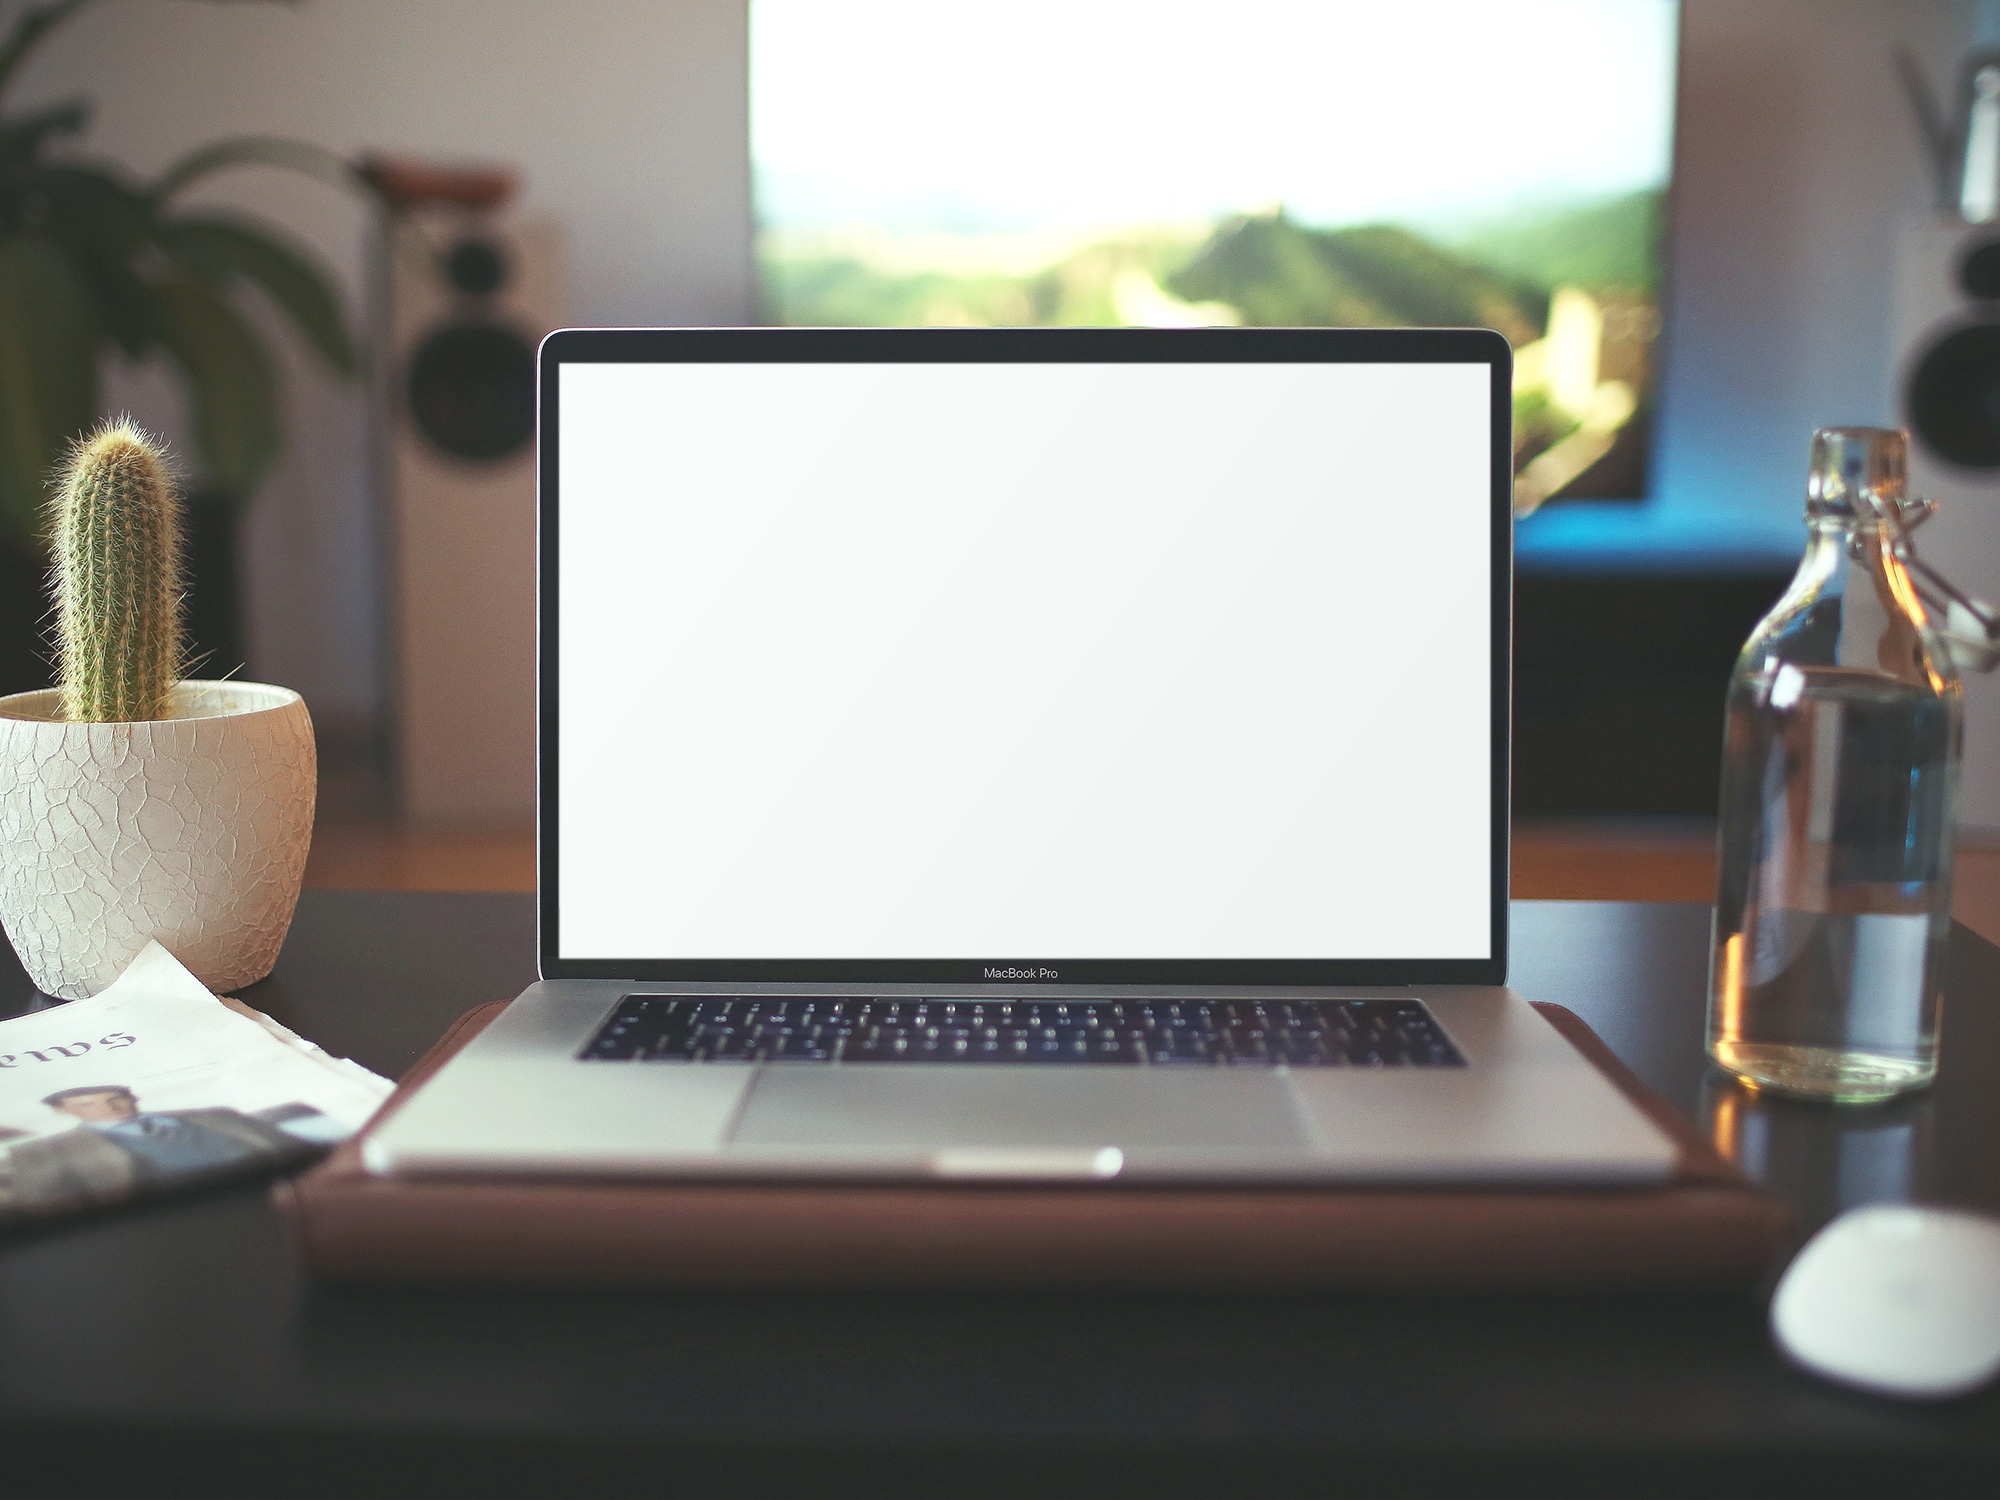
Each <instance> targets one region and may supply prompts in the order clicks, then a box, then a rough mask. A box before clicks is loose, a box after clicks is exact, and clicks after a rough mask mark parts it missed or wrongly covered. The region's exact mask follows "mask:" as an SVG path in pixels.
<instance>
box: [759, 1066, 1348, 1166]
mask: <svg viewBox="0 0 2000 1500" xmlns="http://www.w3.org/2000/svg"><path fill="white" fill-rule="evenodd" d="M729 1140H730V1144H731V1145H737V1146H762V1147H775V1146H805V1147H841V1146H847V1147H913V1148H917V1149H926V1148H940V1147H942V1148H947V1149H948V1148H952V1147H973V1148H987V1147H991V1148H1008V1147H1026V1148H1048V1149H1063V1148H1070V1149H1083V1150H1094V1149H1097V1148H1101V1147H1106V1146H1116V1147H1119V1148H1120V1149H1122V1150H1124V1151H1125V1152H1127V1153H1130V1152H1132V1151H1134V1150H1138V1151H1141V1152H1144V1151H1147V1150H1149V1149H1150V1150H1204V1149H1205V1150H1210V1151H1213V1150H1216V1149H1222V1150H1231V1149H1235V1150H1247V1151H1269V1150H1274V1149H1284V1148H1287V1147H1306V1146H1309V1145H1310V1142H1309V1141H1308V1140H1307V1138H1306V1135H1305V1132H1304V1130H1303V1129H1302V1128H1301V1126H1300V1125H1299V1123H1298V1121H1297V1118H1296V1113H1295V1111H1294V1109H1293V1107H1292V1104H1291V1102H1290V1095H1289V1092H1288V1090H1287V1089H1286V1087H1285V1084H1284V1081H1283V1079H1282V1078H1281V1077H1280V1076H1278V1075H1277V1074H1274V1073H1268V1072H1264V1071H1262V1070H1257V1071H1251V1070H1248V1069H1245V1070H1242V1071H1224V1070H1221V1069H1213V1070H1210V1069H1203V1070H1201V1071H1200V1072H1190V1073H1164V1072H1154V1071H1152V1070H1149V1069H1136V1068H1135V1069H1132V1070H1130V1071H1127V1070H1125V1069H1123V1068H1119V1069H1112V1068H1076V1069H1059V1068H984V1067H974V1066H956V1067H951V1066H947V1067H926V1066H924V1065H923V1064H921V1063H906V1064H895V1065H893V1066H883V1067H868V1066H851V1067H839V1066H835V1067H813V1066H809V1065H801V1066H797V1067H786V1066H782V1065H779V1066H775V1067H774V1066H771V1065H768V1064H767V1065H766V1066H764V1067H762V1068H760V1069H759V1070H758V1073H757V1078H756V1081H755V1082H754V1083H753V1085H752V1086H751V1090H750V1098H749V1101H748V1103H746V1104H745V1105H744V1108H743V1112H742V1114H741V1115H740V1116H738V1118H737V1122H736V1128H735V1129H734V1130H733V1131H732V1132H731V1134H730V1137H729Z"/></svg>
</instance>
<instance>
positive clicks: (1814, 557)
mask: <svg viewBox="0 0 2000 1500" xmlns="http://www.w3.org/2000/svg"><path fill="white" fill-rule="evenodd" d="M1906 447H1907V444H1906V439H1905V437H1904V435H1903V434H1902V433H1901V432H1897V431H1893V430H1887V429H1882V428H1871V427H1833V428H1824V429H1822V430H1821V431H1819V432H1817V433H1815V434H1814V435H1813V446H1812V466H1811V474H1810V478H1809V481H1808V484H1807V489H1806V531H1807V536H1808V540H1807V543H1806V552H1805V557H1804V558H1803V559H1802V560H1801V561H1800V563H1799V571H1798V574H1797V576H1796V577H1794V578H1793V579H1792V583H1791V587H1790V588H1788V589H1787V590H1786V591H1785V595H1784V597H1783V598H1782V599H1780V600H1779V601H1778V603H1777V606H1776V607H1775V608H1774V609H1772V611H1771V613H1770V614H1769V615H1768V616H1766V617H1765V619H1764V620H1763V622H1762V623H1761V624H1759V625H1758V626H1757V628H1756V629H1755V630H1754V631H1753V632H1751V635H1750V639H1749V641H1748V643H1747V644H1746V645H1745V646H1744V648H1743V654H1742V655H1741V656H1740V657H1739V658H1737V662H1736V670H1735V672H1734V674H1733V675H1732V676H1731V678H1730V682H1729V704H1728V720H1727V728H1726V731H1725V736H1724V745H1723V760H1722V802H1721V809H1720V821H1719V826H1718V830H1717V853H1718V856H1719V858H1718V864H1719V871H1718V876H1719V888H1718V891H1717V895H1716V907H1715V932H1714V948H1713V952H1712V954H1711V957H1710V965H1709V997H1708V1053H1709V1056H1710V1057H1711V1058H1713V1059H1714V1060H1715V1061H1716V1062H1717V1063H1719V1064H1720V1065H1721V1066H1722V1067H1724V1068H1726V1069H1727V1070H1728V1071H1729V1072H1731V1073H1733V1074H1735V1075H1736V1076H1737V1077H1739V1078H1741V1079H1743V1080H1744V1081H1745V1082H1746V1083H1749V1084H1751V1085H1753V1086H1755V1087H1759V1088H1768V1089H1772V1090H1774V1091H1777V1092H1780V1093H1786V1094H1795V1095H1803V1096H1807V1097H1812V1098H1819V1099H1828V1100H1838V1101H1848V1102H1860V1101H1865V1100H1876V1099H1886V1098H1889V1097H1890V1096H1892V1095H1895V1094H1899V1093H1902V1092H1904V1091H1905V1090H1908V1089H1915V1088H1922V1087H1923V1086H1924V1085H1925V1084H1927V1083H1929V1082H1930V1081H1931V1079H1932V1077H1933V1076H1934V1075H1935V1074H1936V1072H1937V1034H1938V1002H1939V992H1940V990H1941V988H1942V985H1943V982H1944V948H1945V938H1946V935H1947V933H1948V931H1949V930H1950V927H1951V852H1952V849H1951V840H1952V814H1953V806H1954V804H1955V802H1956V800H1957V790H1958V760H1959V744H1960V739H1961V736H1962V734H1963V722H1964V721H1963V712H1962V708H1961V705H1960V699H1959V682H1958V674H1957V672H1956V671H1955V670H1954V668H1953V666H1952V662H1951V657H1950V655H1949V654H1948V652H1947V650H1946V648H1945V646H1944V645H1943V643H1942V642H1941V641H1940V640H1939V638H1938V636H1937V635H1936V634H1935V632H1934V631H1933V629H1932V626H1931V624H1930V622H1929V621H1928V620H1927V619H1926V618H1925V615H1924V607H1923V604H1922V603H1921V602H1920V601H1919V600H1918V598H1917V595H1916V591H1915V589H1914V588H1913V587H1912V585H1911V581H1910V577H1909V575H1908V573H1907V572H1906V571H1905V570H1904V566H1903V564H1902V562H1901V561H1900V560H1899V559H1898V554H1897V549H1898V548H1899V547H1900V546H1901V544H1902V542H1903V540H1904V531H1903V523H1904V516H1905V510H1904V505H1905V499H1906V497H1905V495H1904V464H1905V456H1906Z"/></svg>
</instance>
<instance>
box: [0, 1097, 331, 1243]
mask: <svg viewBox="0 0 2000 1500" xmlns="http://www.w3.org/2000/svg"><path fill="white" fill-rule="evenodd" d="M42 1103H43V1104H45V1105H47V1106H48V1107H49V1108H50V1109H53V1110H55V1111H56V1112H57V1113H59V1114H64V1115H68V1116H71V1117H73V1118H74V1119H77V1120H80V1121H82V1122H83V1124H84V1125H85V1126H87V1127H88V1128H87V1129H81V1130H75V1129H72V1130H64V1131H62V1132H60V1133H59V1134H56V1135H51V1136H43V1137H40V1138H38V1139H35V1140H33V1141H28V1142H23V1143H22V1144H21V1145H18V1146H16V1147H15V1148H14V1149H13V1151H12V1152H11V1153H10V1157H11V1161H10V1165H11V1167H12V1171H11V1172H7V1173H5V1174H0V1201H5V1202H7V1203H8V1206H10V1207H13V1208H15V1209H17V1210H19V1211H21V1212H25V1213H34V1212H37V1211H42V1212H46V1211H48V1210H49V1209H52V1208H57V1207H61V1206H67V1205H69V1204H72V1203H75V1204H82V1203H93V1202H95V1203H102V1202H118V1201H120V1200H122V1199H125V1198H129V1197H131V1196H133V1195H134V1194H135V1193H137V1192H139V1191H141V1190H142V1189H145V1188H149V1187H155V1186H164V1185H165V1184H167V1183H170V1182H175V1181H192V1180H194V1179H196V1178H214V1177H223V1176H231V1175H235V1174H236V1173H237V1172H240V1171H243V1170H246V1169H261V1168H263V1167H266V1166H273V1167H275V1166H284V1165H288V1164H290V1163H291V1162H294V1161H298V1160H303V1159H305V1158H308V1157H311V1156H314V1155H317V1154H318V1152H319V1149H320V1146H319V1144H318V1143H317V1142H316V1141H314V1140H312V1139H311V1138H310V1137H309V1136H306V1135H303V1134H296V1133H292V1132H289V1131H287V1130H286V1129H285V1128H284V1127H283V1126H282V1125H280V1124H278V1123H274V1122H273V1121H272V1120H271V1119H270V1118H268V1117H269V1116H271V1115H279V1116H281V1117H283V1118H285V1119H287V1120H290V1119H294V1118H300V1116H299V1115H298V1114H297V1113H296V1111H299V1110H303V1111H304V1112H305V1117H308V1118H309V1117H310V1116H313V1115H318V1114H319V1111H318V1110H314V1109H311V1108H310V1107H309V1106H291V1105H279V1106H277V1108H276V1109H274V1110H262V1111H259V1112H258V1113H256V1114H245V1113H244V1112H243V1111H241V1110H237V1109H229V1108H226V1107H221V1108H207V1109H180V1110H169V1111H161V1112H149V1111H145V1110H142V1109H140V1107H139V1098H138V1095H137V1094H135V1093H134V1092H133V1091H132V1090H131V1089H130V1088H127V1087H126V1086H125V1085H124V1084H82V1085H77V1086H74V1087H71V1088H66V1089H62V1090H59V1091H58V1092H56V1093H53V1094H50V1095H49V1096H48V1097H46V1098H45V1099H43V1100H42Z"/></svg>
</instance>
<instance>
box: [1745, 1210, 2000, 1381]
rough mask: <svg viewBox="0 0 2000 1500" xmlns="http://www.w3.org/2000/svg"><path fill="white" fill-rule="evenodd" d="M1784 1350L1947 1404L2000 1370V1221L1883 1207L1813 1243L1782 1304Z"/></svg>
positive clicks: (1815, 1367)
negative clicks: (1944, 1400) (1953, 1397)
mask: <svg viewBox="0 0 2000 1500" xmlns="http://www.w3.org/2000/svg"><path fill="white" fill-rule="evenodd" d="M1771 1331H1772V1332H1773V1333H1775V1334H1776V1335H1777V1339H1778V1347H1779V1348H1781V1349H1783V1350H1784V1351H1785V1353H1786V1354H1788V1355H1790V1356H1791V1358H1792V1359H1793V1360H1794V1361H1795V1362H1797V1363H1798V1364H1799V1365H1801V1366H1803V1367H1804V1368H1805V1369H1807V1370H1810V1371H1812V1372H1813V1373H1814V1374H1815V1375H1823V1376H1825V1377H1826V1378H1827V1379H1829V1380H1837V1381H1840V1382H1841V1383H1842V1384H1844V1385H1851V1386H1856V1387H1859V1388H1860V1389H1862V1390H1865V1391H1873V1392H1875V1393H1876V1394H1878V1395H1883V1396H1901V1397H1904V1398H1906V1399H1910V1400H1919V1401H1922V1400H1942V1399H1944V1398H1946V1397H1949V1396H1962V1395H1964V1394H1966V1393H1967V1392H1968V1391H1972V1390H1976V1389H1977V1388H1978V1387H1980V1386H1982V1385H1984V1384H1985V1383H1986V1382H1987V1381H1989V1380H1991V1379H1992V1378H1993V1377H1994V1375H1995V1374H1996V1373H2000V1220H1995V1219H1989V1218H1986V1217H1985V1216H1983V1215H1980V1214H1973V1213H1962V1212H1959V1211H1957V1210H1955V1209H1944V1208H1912V1207H1908V1206H1905V1205H1902V1204H1877V1205H1874V1206H1872V1207H1869V1208H1856V1209H1851V1210H1849V1211H1848V1212H1847V1213H1844V1214H1842V1215H1841V1216H1840V1217H1839V1218H1837V1219H1835V1220H1834V1221H1833V1222H1832V1223H1831V1224H1829V1225H1827V1226H1826V1228H1824V1229H1822V1230H1821V1231H1820V1232H1819V1233H1818V1234H1816V1235H1814V1236H1813V1237H1812V1239H1811V1240H1809V1241H1808V1242H1807V1244H1806V1247H1805V1249H1803V1250H1801V1251H1800V1252H1799V1253H1798V1256H1797V1258H1796V1259H1795V1260H1793V1262H1792V1263H1791V1265H1790V1266H1788V1267H1787V1268H1786V1269H1785V1274H1784V1276H1783V1277H1782V1278H1780V1279H1779V1282H1778V1290H1777V1294H1776V1295H1775V1296H1773V1297H1772V1299H1771Z"/></svg>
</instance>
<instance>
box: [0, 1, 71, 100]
mask: <svg viewBox="0 0 2000 1500" xmlns="http://www.w3.org/2000/svg"><path fill="white" fill-rule="evenodd" d="M88 4H90V0H49V3H48V4H46V5H31V6H29V7H28V8H27V9H26V10H24V11H22V12H21V14H20V15H19V16H18V17H17V18H16V19H15V21H14V26H13V29H12V30H10V31H9V32H8V33H7V38H6V40H5V41H0V89H3V88H5V87H6V86H7V80H8V79H10V78H11V77H13V75H14V70H15V69H16V68H18V67H20V66H21V60H22V59H23V58H25V57H26V56H27V55H28V54H29V53H30V52H33V51H34V50H35V48H36V47H38V46H40V45H41V42H42V38H43V37H45V36H47V35H48V34H49V33H50V32H51V31H54V30H55V29H56V28H57V27H58V26H60V25H62V23H63V22H65V21H67V20H68V19H69V18H70V16H71V15H73V14H74V13H75V12H77V11H79V10H82V9H83V8H84V6H86V5H88Z"/></svg>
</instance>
